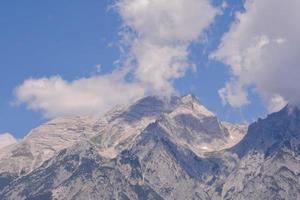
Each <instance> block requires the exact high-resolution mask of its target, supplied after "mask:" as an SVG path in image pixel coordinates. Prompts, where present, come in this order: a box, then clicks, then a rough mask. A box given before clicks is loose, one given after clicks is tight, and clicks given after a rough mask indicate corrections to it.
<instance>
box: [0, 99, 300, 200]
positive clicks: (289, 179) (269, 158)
mask: <svg viewBox="0 0 300 200" xmlns="http://www.w3.org/2000/svg"><path fill="white" fill-rule="evenodd" d="M246 132H247V126H246V125H236V124H230V123H228V122H222V121H220V120H218V118H217V117H216V116H215V114H213V113H212V112H210V111H209V110H208V109H207V108H205V107H204V106H203V105H202V104H201V103H200V102H199V101H198V100H197V99H196V98H195V97H194V96H192V95H188V96H184V97H173V98H171V99H161V98H158V97H146V98H143V99H141V100H139V101H137V102H135V103H133V104H130V105H123V106H119V107H117V108H114V109H113V110H111V111H110V112H108V113H107V114H105V115H104V116H102V117H97V118H92V117H74V118H61V119H56V120H54V121H51V122H49V123H46V124H45V125H42V126H41V127H39V128H37V129H34V130H33V131H32V132H31V133H30V134H29V135H28V136H27V137H25V138H24V139H23V140H21V141H19V142H17V143H16V144H13V145H11V146H10V147H9V148H7V149H6V150H5V151H3V152H1V157H0V164H1V165H0V169H1V175H0V199H86V198H89V199H298V197H299V194H300V187H299V183H300V181H299V177H300V171H299V170H300V169H299V165H300V157H299V153H300V138H299V132H300V112H299V110H298V109H297V108H291V107H286V108H285V109H283V110H282V111H280V112H278V113H274V114H271V115H270V116H268V117H267V118H266V119H263V120H262V119H260V120H258V121H257V122H256V123H254V124H252V125H250V126H249V130H248V132H247V134H246ZM5 163H8V164H9V165H7V164H5Z"/></svg>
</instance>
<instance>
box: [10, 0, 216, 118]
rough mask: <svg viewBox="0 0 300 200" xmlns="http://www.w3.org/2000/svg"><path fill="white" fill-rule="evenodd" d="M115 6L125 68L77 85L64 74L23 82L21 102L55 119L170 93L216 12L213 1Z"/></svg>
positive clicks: (120, 0)
mask: <svg viewBox="0 0 300 200" xmlns="http://www.w3.org/2000/svg"><path fill="white" fill-rule="evenodd" d="M114 7H115V8H116V11H117V12H118V13H119V14H120V16H121V18H122V19H123V27H124V29H123V30H124V31H123V32H122V33H121V34H120V35H121V37H122V38H121V41H122V43H124V44H126V46H125V49H126V50H128V51H126V52H125V53H124V55H122V56H125V57H126V59H125V61H124V62H123V63H122V64H121V67H119V68H117V69H116V70H115V71H114V72H113V73H111V74H102V75H97V76H93V77H88V78H80V79H78V80H74V81H66V80H64V79H62V78H61V77H60V76H53V77H46V78H39V79H28V80H25V81H24V82H23V84H21V85H20V86H19V87H17V88H16V90H15V94H16V97H17V102H19V103H23V104H26V105H27V107H28V108H29V109H31V110H34V111H42V112H43V113H44V115H45V116H46V117H47V118H54V117H58V116H65V115H85V114H87V115H90V114H97V115H99V114H102V113H103V112H105V111H106V110H107V109H109V108H111V107H112V106H115V105H116V104H124V103H127V102H130V101H132V100H133V99H135V98H138V97H142V96H144V95H146V94H155V95H164V96H169V95H172V94H173V93H174V92H175V90H174V88H173V81H174V80H176V79H178V78H180V77H183V76H184V75H185V72H186V70H187V69H188V68H189V67H190V66H191V63H189V59H188V55H189V45H190V44H191V43H192V42H195V41H197V40H198V39H199V38H200V37H201V36H202V34H203V32H204V30H205V29H206V28H207V27H208V26H209V25H210V24H211V23H212V22H213V20H214V18H215V16H216V15H217V14H218V10H217V9H216V8H214V7H213V6H212V5H211V4H210V1H209V0H172V1H169V0H117V1H116V2H115V5H114ZM128 76H130V77H132V79H131V80H128V79H127V77H128Z"/></svg>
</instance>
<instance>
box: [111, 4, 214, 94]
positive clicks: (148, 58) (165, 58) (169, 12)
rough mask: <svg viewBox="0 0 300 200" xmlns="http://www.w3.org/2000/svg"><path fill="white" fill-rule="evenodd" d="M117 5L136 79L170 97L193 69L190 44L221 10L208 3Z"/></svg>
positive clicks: (150, 89)
mask: <svg viewBox="0 0 300 200" xmlns="http://www.w3.org/2000/svg"><path fill="white" fill-rule="evenodd" d="M116 6H117V9H118V11H119V13H120V15H121V17H122V19H123V21H124V25H125V30H126V32H125V33H124V34H123V36H124V37H123V39H124V40H126V42H127V43H128V44H129V45H130V47H129V49H130V52H129V54H128V59H130V60H131V62H129V64H130V65H131V66H133V65H134V70H133V73H134V76H135V78H136V79H137V80H138V81H140V82H142V83H144V84H145V85H146V87H147V90H148V91H150V92H151V93H156V94H164V95H171V94H172V93H173V92H174V88H173V86H172V82H173V80H175V79H177V78H180V77H182V76H184V75H185V72H186V70H187V69H188V68H189V67H191V66H192V65H191V63H189V60H188V55H189V49H188V48H189V45H190V44H191V43H192V42H195V41H197V40H199V38H200V37H201V35H202V34H203V32H204V30H205V29H206V28H207V27H208V26H209V25H210V24H211V23H212V22H213V20H214V18H215V16H216V15H217V13H218V10H217V9H216V8H214V7H213V6H212V5H211V4H210V2H209V1H208V0H172V1H168V0H119V1H118V3H117V4H116Z"/></svg>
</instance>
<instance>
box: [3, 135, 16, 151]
mask: <svg viewBox="0 0 300 200" xmlns="http://www.w3.org/2000/svg"><path fill="white" fill-rule="evenodd" d="M16 142H17V140H16V139H15V138H14V137H13V136H12V135H11V134H9V133H3V134H0V149H2V148H4V147H6V146H9V145H11V144H14V143H16Z"/></svg>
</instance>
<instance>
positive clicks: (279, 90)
mask: <svg viewBox="0 0 300 200" xmlns="http://www.w3.org/2000/svg"><path fill="white" fill-rule="evenodd" d="M299 8H300V1H299V0H289V1H282V0H251V1H246V4H245V9H246V11H245V12H244V13H238V14H237V16H236V21H235V23H234V24H233V25H232V27H231V29H230V31H229V32H228V33H227V34H225V36H224V37H223V40H222V43H221V45H220V46H219V49H218V50H217V51H216V52H215V53H214V54H212V57H213V58H215V59H218V60H221V61H223V62H225V63H226V64H228V65H229V66H230V69H231V74H232V77H231V79H230V81H229V82H228V83H227V84H226V86H225V87H224V88H223V89H221V90H220V92H219V93H220V94H221V98H222V99H223V101H225V102H227V103H229V104H230V105H231V106H234V107H240V106H243V105H246V104H247V103H249V100H248V98H247V96H248V91H249V88H251V87H253V86H254V87H255V88H256V91H257V92H258V93H259V94H260V95H261V96H262V98H263V99H264V100H265V101H266V102H267V104H268V105H267V106H268V108H269V110H270V111H271V110H274V109H275V110H277V109H278V106H279V107H281V106H282V104H283V103H285V102H286V100H287V101H288V102H290V103H291V104H299V103H300V92H299V89H300V87H299V84H298V81H299V74H300V56H299V52H300V45H299V44H300V23H299V20H300V12H299ZM275 104H276V105H277V106H274V105H275Z"/></svg>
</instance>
